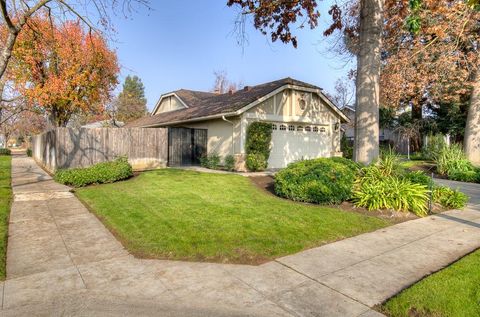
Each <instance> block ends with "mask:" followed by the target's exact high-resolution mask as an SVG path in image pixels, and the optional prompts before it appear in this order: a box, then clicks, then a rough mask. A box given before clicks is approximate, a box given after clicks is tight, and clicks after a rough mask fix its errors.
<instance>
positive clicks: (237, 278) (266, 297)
mask: <svg viewBox="0 0 480 317" xmlns="http://www.w3.org/2000/svg"><path fill="white" fill-rule="evenodd" d="M222 270H223V271H224V272H226V273H227V274H228V275H230V276H232V277H233V278H234V279H236V280H238V281H240V282H241V283H243V284H245V285H246V286H248V287H249V288H251V289H253V290H254V291H255V292H257V293H259V294H260V295H261V296H262V297H263V298H264V299H266V300H268V301H269V302H271V303H273V304H275V306H277V307H279V308H280V309H281V310H283V311H285V312H286V313H288V314H290V315H292V316H299V315H298V314H296V313H295V312H294V311H291V310H290V309H287V308H286V307H283V305H281V304H279V303H278V302H277V301H275V300H274V298H273V296H268V295H267V294H265V293H263V292H262V291H260V290H259V289H257V288H256V287H255V286H253V285H250V284H249V283H248V282H246V281H244V280H242V279H241V278H239V277H237V276H235V275H234V274H233V273H231V272H229V271H228V270H225V269H222ZM302 284H303V283H299V284H298V285H302ZM298 285H296V286H298ZM282 293H284V291H283V292H278V294H282Z"/></svg>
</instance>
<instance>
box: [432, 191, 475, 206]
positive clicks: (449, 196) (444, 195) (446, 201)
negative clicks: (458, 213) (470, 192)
mask: <svg viewBox="0 0 480 317" xmlns="http://www.w3.org/2000/svg"><path fill="white" fill-rule="evenodd" d="M432 196H433V197H432V198H433V201H434V202H436V203H439V204H440V205H442V206H443V207H446V208H454V209H460V208H463V207H465V205H466V204H467V202H468V196H467V195H465V194H464V193H462V192H460V191H459V190H453V189H451V188H449V187H445V186H440V187H436V188H435V189H434V190H433V193H432Z"/></svg>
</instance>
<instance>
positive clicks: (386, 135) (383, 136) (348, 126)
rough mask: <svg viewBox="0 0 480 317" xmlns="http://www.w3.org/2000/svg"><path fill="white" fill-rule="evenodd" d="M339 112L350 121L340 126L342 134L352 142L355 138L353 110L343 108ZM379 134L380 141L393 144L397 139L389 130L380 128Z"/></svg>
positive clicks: (348, 107)
mask: <svg viewBox="0 0 480 317" xmlns="http://www.w3.org/2000/svg"><path fill="white" fill-rule="evenodd" d="M341 110H342V112H343V113H344V114H345V115H346V116H347V117H348V119H350V122H348V123H344V124H342V130H343V131H344V132H343V133H344V135H345V137H346V138H347V139H348V140H351V141H353V139H354V137H355V108H352V107H350V106H345V107H343V108H342V109H341ZM379 133H380V141H391V142H393V143H394V142H395V141H396V139H397V137H396V135H395V133H394V132H393V131H392V130H390V129H382V128H380V130H379Z"/></svg>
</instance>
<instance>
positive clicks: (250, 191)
mask: <svg viewBox="0 0 480 317" xmlns="http://www.w3.org/2000/svg"><path fill="white" fill-rule="evenodd" d="M76 194H77V196H78V197H79V198H80V199H81V200H82V201H83V202H84V203H85V204H86V205H88V206H89V208H90V210H92V212H94V213H95V214H96V215H97V216H98V217H99V218H100V219H101V220H102V221H103V222H104V224H105V225H106V226H107V227H108V228H109V229H110V230H111V231H112V232H113V233H114V234H115V235H116V236H117V237H118V238H119V239H120V241H122V243H123V244H124V245H125V247H126V248H127V249H128V250H129V251H130V252H131V253H133V254H135V255H137V256H142V257H149V258H152V257H153V258H167V259H182V260H201V261H214V262H228V263H251V264H255V263H261V262H263V261H266V260H269V259H273V258H276V257H278V256H282V255H286V254H291V253H295V252H298V251H301V250H303V249H307V248H311V247H314V246H318V245H321V244H324V243H326V242H330V241H334V240H338V239H343V238H346V237H350V236H354V235H358V234H360V233H363V232H367V231H372V230H375V229H378V228H382V227H385V226H387V225H389V224H390V223H389V222H387V221H386V220H382V219H378V218H374V217H369V216H366V215H361V214H358V213H353V212H345V211H341V210H338V209H334V208H329V207H323V206H313V205H307V204H301V203H294V202H291V201H288V200H284V199H281V198H277V197H274V196H273V195H270V194H268V193H266V192H264V191H263V190H261V189H259V188H258V187H256V186H255V185H254V184H253V183H252V182H251V181H250V180H249V179H248V178H245V177H242V176H238V175H220V174H210V173H199V172H193V171H182V170H174V169H164V170H158V171H152V172H146V173H142V174H141V175H139V176H138V177H135V178H133V179H130V180H128V181H124V182H119V183H114V184H105V185H98V186H91V187H86V188H82V189H78V190H77V191H76Z"/></svg>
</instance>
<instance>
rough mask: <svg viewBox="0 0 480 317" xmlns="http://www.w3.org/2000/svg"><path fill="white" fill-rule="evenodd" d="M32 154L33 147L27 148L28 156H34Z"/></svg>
mask: <svg viewBox="0 0 480 317" xmlns="http://www.w3.org/2000/svg"><path fill="white" fill-rule="evenodd" d="M32 155H33V152H32V149H27V156H28V157H32Z"/></svg>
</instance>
